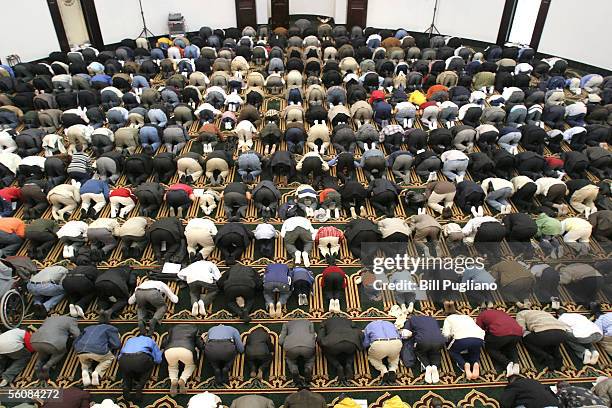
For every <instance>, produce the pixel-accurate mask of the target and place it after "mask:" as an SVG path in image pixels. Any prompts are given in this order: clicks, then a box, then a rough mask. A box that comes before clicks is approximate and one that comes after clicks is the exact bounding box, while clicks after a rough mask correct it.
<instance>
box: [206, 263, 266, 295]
mask: <svg viewBox="0 0 612 408" xmlns="http://www.w3.org/2000/svg"><path fill="white" fill-rule="evenodd" d="M217 286H219V288H221V289H222V290H223V289H225V290H227V289H228V288H230V287H232V286H246V287H249V288H251V289H255V290H259V289H261V288H262V287H263V282H262V280H261V276H260V275H259V273H257V271H255V269H253V268H251V267H250V266H244V265H239V264H236V265H233V266H232V267H231V268H229V269H228V270H227V271H225V272H224V273H223V275H221V278H220V279H219V280H218V281H217Z"/></svg>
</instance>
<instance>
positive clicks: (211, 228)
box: [185, 218, 217, 236]
mask: <svg viewBox="0 0 612 408" xmlns="http://www.w3.org/2000/svg"><path fill="white" fill-rule="evenodd" d="M194 230H206V231H208V233H209V234H210V235H212V236H215V235H217V227H216V226H215V223H214V222H212V221H211V220H207V219H205V218H192V219H191V220H189V222H188V223H187V226H186V227H185V233H188V232H189V231H194Z"/></svg>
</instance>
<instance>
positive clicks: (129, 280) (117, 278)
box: [96, 266, 136, 298]
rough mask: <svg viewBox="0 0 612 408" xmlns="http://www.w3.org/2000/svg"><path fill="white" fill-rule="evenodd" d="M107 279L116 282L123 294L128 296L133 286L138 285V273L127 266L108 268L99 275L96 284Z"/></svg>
mask: <svg viewBox="0 0 612 408" xmlns="http://www.w3.org/2000/svg"><path fill="white" fill-rule="evenodd" d="M105 281H108V282H112V283H114V284H115V285H116V286H117V287H118V288H119V289H120V290H121V294H122V295H123V296H125V297H126V298H128V297H129V296H130V293H131V292H132V288H134V287H135V286H136V274H135V273H133V271H131V270H130V268H128V267H126V266H121V267H118V268H112V269H107V270H106V271H105V272H102V273H101V274H100V275H99V276H98V278H97V279H96V285H97V284H98V283H100V282H105Z"/></svg>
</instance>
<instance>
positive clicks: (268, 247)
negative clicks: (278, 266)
mask: <svg viewBox="0 0 612 408" xmlns="http://www.w3.org/2000/svg"><path fill="white" fill-rule="evenodd" d="M274 241H275V239H274V238H271V239H258V240H256V241H255V248H256V249H257V251H258V252H259V253H260V254H261V256H263V257H264V258H268V259H273V258H274Z"/></svg>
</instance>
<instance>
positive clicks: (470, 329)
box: [442, 314, 485, 340]
mask: <svg viewBox="0 0 612 408" xmlns="http://www.w3.org/2000/svg"><path fill="white" fill-rule="evenodd" d="M442 335H444V337H446V338H449V339H450V338H452V339H453V340H460V339H465V338H468V337H475V338H478V339H484V336H485V331H484V330H482V329H481V328H480V327H478V325H477V324H476V322H475V321H474V319H473V318H472V317H470V316H468V315H463V314H453V315H450V316H448V317H447V318H446V319H444V325H443V326H442Z"/></svg>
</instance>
